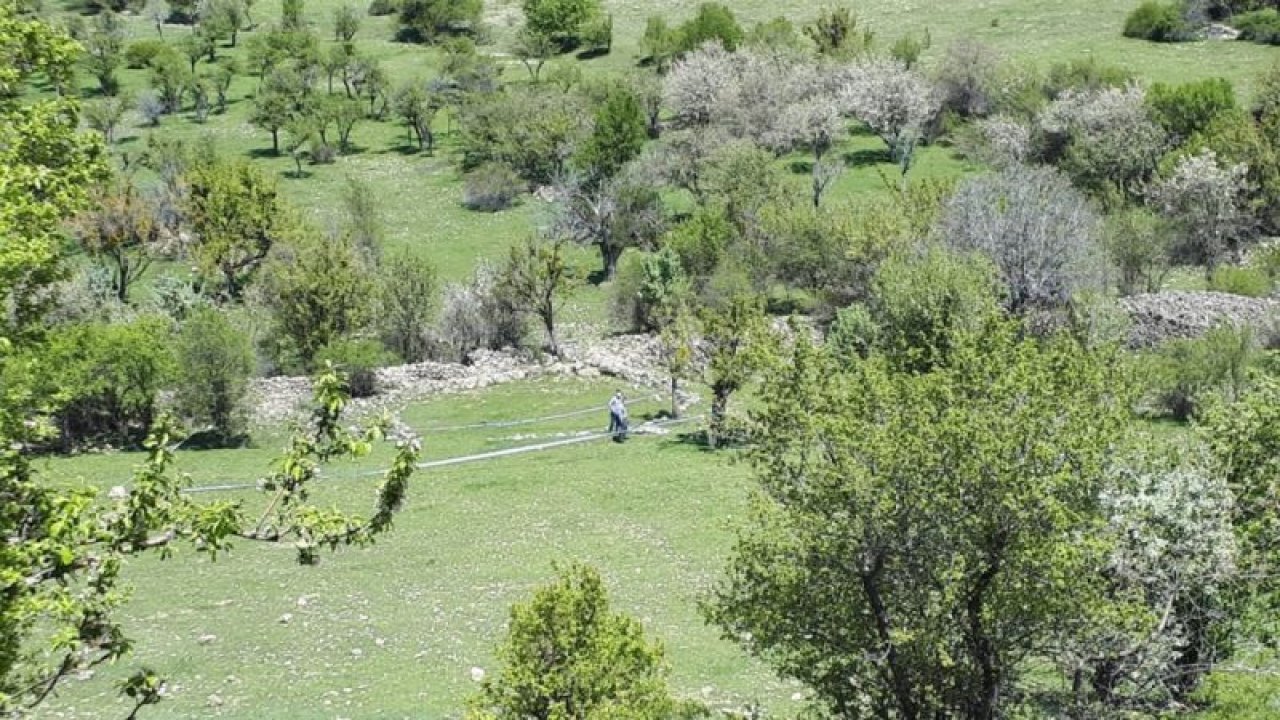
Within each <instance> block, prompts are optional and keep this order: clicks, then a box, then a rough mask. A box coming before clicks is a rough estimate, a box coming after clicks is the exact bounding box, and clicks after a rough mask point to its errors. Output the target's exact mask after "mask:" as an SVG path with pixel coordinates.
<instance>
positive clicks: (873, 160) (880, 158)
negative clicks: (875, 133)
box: [844, 149, 893, 168]
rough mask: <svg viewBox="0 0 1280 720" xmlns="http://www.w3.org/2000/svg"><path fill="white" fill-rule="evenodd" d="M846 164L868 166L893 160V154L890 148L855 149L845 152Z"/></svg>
mask: <svg viewBox="0 0 1280 720" xmlns="http://www.w3.org/2000/svg"><path fill="white" fill-rule="evenodd" d="M844 161H845V164H847V165H849V166H850V167H855V168H857V167H866V166H868V165H880V164H887V163H892V162H893V156H891V155H890V154H889V150H888V149H884V150H878V149H877V150H854V151H852V152H847V153H845V154H844Z"/></svg>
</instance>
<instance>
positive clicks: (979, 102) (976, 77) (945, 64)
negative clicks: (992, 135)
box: [933, 38, 1001, 117]
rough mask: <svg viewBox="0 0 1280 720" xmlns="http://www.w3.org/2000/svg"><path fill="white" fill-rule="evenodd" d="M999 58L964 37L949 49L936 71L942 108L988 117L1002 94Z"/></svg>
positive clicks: (983, 46)
mask: <svg viewBox="0 0 1280 720" xmlns="http://www.w3.org/2000/svg"><path fill="white" fill-rule="evenodd" d="M1000 63H1001V60H1000V56H999V55H998V54H996V51H994V50H992V49H991V48H989V47H987V46H986V45H983V44H982V43H980V42H976V41H974V40H969V39H967V38H962V39H960V40H957V41H956V42H953V43H951V45H949V46H947V52H946V55H945V56H944V57H943V58H942V62H941V63H940V64H939V65H938V67H937V69H936V70H935V71H934V76H933V77H934V81H935V82H936V83H937V84H938V92H939V93H940V94H941V96H942V105H943V107H945V108H946V109H948V110H951V111H953V112H955V113H958V114H959V115H962V116H964V117H985V116H986V115H989V114H990V113H992V112H993V111H994V110H995V109H996V105H997V102H998V100H999V94H1000V70H1001V68H1000Z"/></svg>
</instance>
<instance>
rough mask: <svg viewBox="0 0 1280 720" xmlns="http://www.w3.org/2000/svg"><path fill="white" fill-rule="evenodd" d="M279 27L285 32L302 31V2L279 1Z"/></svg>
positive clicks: (294, 0) (295, 0) (292, 0)
mask: <svg viewBox="0 0 1280 720" xmlns="http://www.w3.org/2000/svg"><path fill="white" fill-rule="evenodd" d="M280 27H281V28H283V29H284V30H285V31H290V30H301V29H302V0H281V5H280Z"/></svg>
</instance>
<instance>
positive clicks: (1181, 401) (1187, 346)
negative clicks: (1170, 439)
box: [1146, 325, 1256, 420]
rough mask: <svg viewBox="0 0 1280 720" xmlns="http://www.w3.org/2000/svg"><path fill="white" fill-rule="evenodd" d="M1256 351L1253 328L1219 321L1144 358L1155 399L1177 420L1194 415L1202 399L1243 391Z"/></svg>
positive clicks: (1197, 413) (1234, 395)
mask: <svg viewBox="0 0 1280 720" xmlns="http://www.w3.org/2000/svg"><path fill="white" fill-rule="evenodd" d="M1255 355H1256V348H1255V346H1254V338H1253V333H1252V332H1251V331H1250V330H1249V329H1248V328H1244V327H1233V326H1230V325H1222V326H1219V327H1216V328H1214V329H1213V330H1211V331H1209V333H1208V334H1206V335H1205V336H1204V337H1201V338H1189V339H1179V340H1171V341H1169V342H1168V343H1166V344H1165V345H1164V346H1162V347H1161V348H1160V349H1159V350H1158V351H1157V352H1156V354H1155V355H1154V356H1153V357H1152V358H1151V359H1150V360H1149V362H1148V364H1147V373H1146V377H1147V382H1148V384H1149V386H1150V388H1151V391H1152V393H1153V395H1154V400H1155V402H1156V403H1157V405H1158V406H1159V408H1160V409H1162V410H1163V411H1164V412H1165V413H1167V414H1168V415H1170V416H1172V417H1173V418H1174V419H1177V420H1186V419H1188V418H1192V417H1196V416H1197V415H1199V413H1200V411H1201V410H1202V409H1203V406H1204V403H1205V402H1207V401H1209V400H1210V399H1211V398H1212V397H1213V396H1215V395H1220V396H1222V397H1225V398H1228V399H1233V400H1234V399H1235V398H1237V397H1239V396H1240V394H1241V393H1242V392H1244V390H1245V388H1246V386H1247V384H1248V380H1249V376H1248V370H1249V367H1250V365H1252V364H1253V361H1254V359H1255Z"/></svg>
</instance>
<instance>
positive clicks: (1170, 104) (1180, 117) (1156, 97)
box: [1147, 78, 1236, 140]
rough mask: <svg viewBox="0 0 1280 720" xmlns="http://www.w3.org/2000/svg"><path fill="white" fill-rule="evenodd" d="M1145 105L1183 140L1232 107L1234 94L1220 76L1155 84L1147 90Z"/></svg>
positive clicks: (1153, 115)
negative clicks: (1168, 83) (1197, 80)
mask: <svg viewBox="0 0 1280 720" xmlns="http://www.w3.org/2000/svg"><path fill="white" fill-rule="evenodd" d="M1147 105H1148V106H1149V107H1150V108H1151V115H1152V117H1153V118H1154V119H1155V121H1156V122H1158V123H1160V126H1161V127H1163V128H1164V129H1165V131H1166V132H1168V133H1169V134H1171V135H1173V136H1174V137H1175V138H1179V139H1181V140H1185V139H1187V138H1190V137H1191V136H1192V135H1195V134H1196V133H1198V132H1201V131H1203V130H1205V129H1206V128H1207V127H1209V125H1210V124H1211V123H1212V122H1213V121H1214V120H1215V119H1216V118H1217V117H1218V116H1219V115H1221V114H1223V113H1227V112H1231V111H1232V110H1235V108H1236V93H1235V90H1234V89H1233V88H1232V87H1231V83H1230V82H1229V81H1227V80H1224V79H1222V78H1210V79H1208V80H1201V81H1199V82H1192V83H1184V84H1182V85H1165V84H1164V83H1156V84H1154V85H1152V86H1151V87H1150V88H1148V89H1147Z"/></svg>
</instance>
